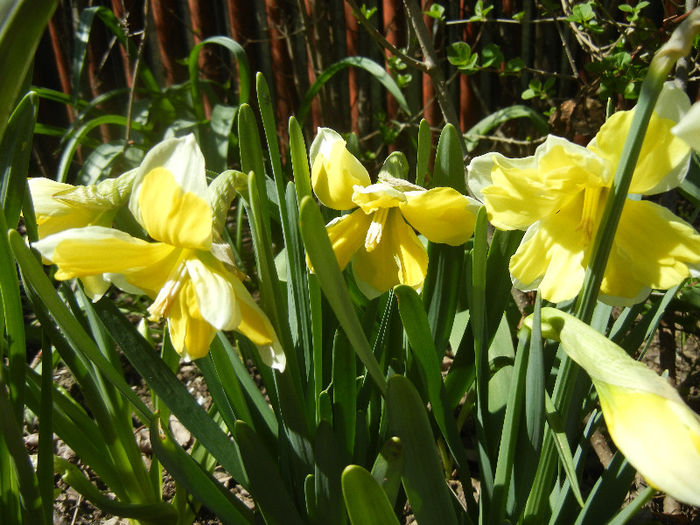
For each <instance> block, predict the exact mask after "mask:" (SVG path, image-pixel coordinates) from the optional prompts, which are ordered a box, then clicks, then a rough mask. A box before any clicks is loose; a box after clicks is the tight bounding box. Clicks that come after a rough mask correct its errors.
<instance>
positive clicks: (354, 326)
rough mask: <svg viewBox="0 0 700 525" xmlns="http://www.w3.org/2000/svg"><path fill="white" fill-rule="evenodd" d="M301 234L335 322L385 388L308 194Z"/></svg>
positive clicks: (315, 206) (323, 225)
mask: <svg viewBox="0 0 700 525" xmlns="http://www.w3.org/2000/svg"><path fill="white" fill-rule="evenodd" d="M299 222H300V229H301V236H302V238H303V239H304V245H305V247H306V251H307V253H308V256H309V259H310V260H311V264H312V265H313V267H314V270H315V272H316V275H317V276H318V279H319V282H320V283H321V289H322V290H323V292H324V293H325V295H326V298H327V299H328V302H329V304H330V305H331V307H332V308H333V311H334V312H335V315H336V317H337V318H338V322H339V323H340V325H341V326H342V327H343V330H344V331H345V334H346V335H347V337H348V340H349V341H350V344H352V347H353V349H354V350H355V352H356V353H357V355H358V357H359V358H360V360H361V361H362V362H363V363H364V365H365V367H367V372H368V373H369V375H370V376H372V379H374V381H375V383H376V384H377V386H378V387H379V389H380V390H381V391H382V392H385V391H386V380H385V379H384V374H383V373H382V371H381V368H380V367H379V364H378V363H377V360H376V359H375V357H374V355H373V354H372V350H371V348H370V346H369V342H368V341H367V337H366V336H365V334H364V331H363V329H362V325H361V324H360V321H359V319H358V318H357V314H356V313H355V309H354V307H353V304H352V301H351V299H350V293H349V292H348V288H347V286H346V285H345V280H344V279H343V274H342V273H341V271H340V268H339V267H338V261H337V260H336V258H335V254H334V253H333V249H332V248H331V242H330V240H329V239H328V234H327V233H326V227H325V224H324V222H323V218H322V217H321V211H320V210H319V209H318V206H317V205H316V203H315V202H314V201H313V199H312V198H311V197H304V198H303V200H302V202H301V210H300V214H299Z"/></svg>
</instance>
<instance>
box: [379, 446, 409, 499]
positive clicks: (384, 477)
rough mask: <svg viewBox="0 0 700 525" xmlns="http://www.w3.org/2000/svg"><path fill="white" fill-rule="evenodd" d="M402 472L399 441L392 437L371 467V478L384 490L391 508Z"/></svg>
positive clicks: (397, 491)
mask: <svg viewBox="0 0 700 525" xmlns="http://www.w3.org/2000/svg"><path fill="white" fill-rule="evenodd" d="M402 470H403V454H402V453H401V441H400V440H399V438H397V437H392V438H390V439H389V440H387V442H386V443H384V445H383V446H382V448H381V450H380V451H379V454H377V458H376V459H375V460H374V465H372V477H374V479H375V480H376V481H377V483H379V484H380V485H381V487H382V488H383V489H384V492H386V496H387V498H389V502H390V503H391V504H392V506H393V504H394V503H396V497H397V496H398V494H399V487H400V486H401V472H402Z"/></svg>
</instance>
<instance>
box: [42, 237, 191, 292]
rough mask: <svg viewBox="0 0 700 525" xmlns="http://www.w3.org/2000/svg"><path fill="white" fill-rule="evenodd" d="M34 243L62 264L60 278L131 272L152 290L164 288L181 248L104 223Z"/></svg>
mask: <svg viewBox="0 0 700 525" xmlns="http://www.w3.org/2000/svg"><path fill="white" fill-rule="evenodd" d="M33 246H34V247H35V248H36V249H37V250H39V252H40V253H41V254H42V256H44V257H45V258H46V259H48V260H49V261H51V262H52V263H54V264H55V265H57V266H58V271H57V272H56V279H59V280H65V279H71V278H73V277H85V276H89V275H102V274H104V273H116V274H128V279H129V281H130V282H131V283H132V284H133V285H134V286H137V287H138V288H141V289H142V290H145V291H148V292H151V293H152V292H156V293H157V291H158V290H159V289H160V287H161V286H162V283H163V282H165V280H166V279H167V277H168V274H169V273H170V269H171V268H172V266H173V264H175V263H176V261H177V259H178V256H179V253H180V251H181V250H179V249H177V248H174V247H173V246H169V245H167V244H162V243H148V242H146V241H142V240H141V239H136V238H134V237H131V236H130V235H128V234H126V233H124V232H121V231H119V230H114V229H111V228H103V227H101V226H88V227H85V228H76V229H71V230H66V231H63V232H60V233H57V234H55V235H51V236H49V237H46V238H45V239H42V240H40V241H38V242H36V243H34V245H33Z"/></svg>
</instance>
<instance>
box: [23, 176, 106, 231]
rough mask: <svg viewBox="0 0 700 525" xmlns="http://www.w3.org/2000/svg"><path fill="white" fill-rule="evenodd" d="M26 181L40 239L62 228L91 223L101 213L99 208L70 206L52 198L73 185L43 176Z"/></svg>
mask: <svg viewBox="0 0 700 525" xmlns="http://www.w3.org/2000/svg"><path fill="white" fill-rule="evenodd" d="M28 183H29V191H30V193H31V195H32V204H33V205H34V214H35V215H36V222H37V226H38V227H39V238H40V239H43V238H44V237H47V236H49V235H53V234H54V233H58V232H60V231H63V230H68V229H70V228H80V227H82V226H87V225H89V224H92V223H93V222H95V221H96V220H97V219H98V217H99V216H100V215H101V214H102V211H101V210H99V209H91V208H88V207H82V206H70V205H68V204H66V203H65V202H62V201H60V200H57V199H55V198H54V195H57V194H59V193H61V192H64V191H70V190H73V189H74V188H75V186H72V185H70V184H64V183H62V182H56V181H55V180H51V179H46V178H43V177H38V178H34V179H29V181H28Z"/></svg>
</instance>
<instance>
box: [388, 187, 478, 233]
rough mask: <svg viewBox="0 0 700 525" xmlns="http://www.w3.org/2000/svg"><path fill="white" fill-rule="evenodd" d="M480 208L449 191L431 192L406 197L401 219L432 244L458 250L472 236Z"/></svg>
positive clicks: (407, 194) (464, 197)
mask: <svg viewBox="0 0 700 525" xmlns="http://www.w3.org/2000/svg"><path fill="white" fill-rule="evenodd" d="M480 206H481V205H480V204H479V203H478V202H477V201H475V200H474V199H472V198H470V197H466V196H464V195H462V194H461V193H459V192H458V191H457V190H455V189H452V188H444V187H442V188H433V189H432V190H428V191H410V192H407V193H406V202H405V203H403V204H401V206H400V208H401V213H402V214H403V216H404V218H405V219H406V220H407V221H408V222H409V224H410V225H411V226H413V227H414V228H415V229H416V230H418V231H419V232H420V233H421V234H423V235H424V236H425V237H426V238H427V239H428V240H429V241H431V242H440V243H445V244H450V245H452V246H459V245H460V244H463V243H465V242H467V241H468V240H469V238H470V237H471V236H472V234H473V233H474V223H475V222H476V213H477V211H478V209H479V207H480Z"/></svg>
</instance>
